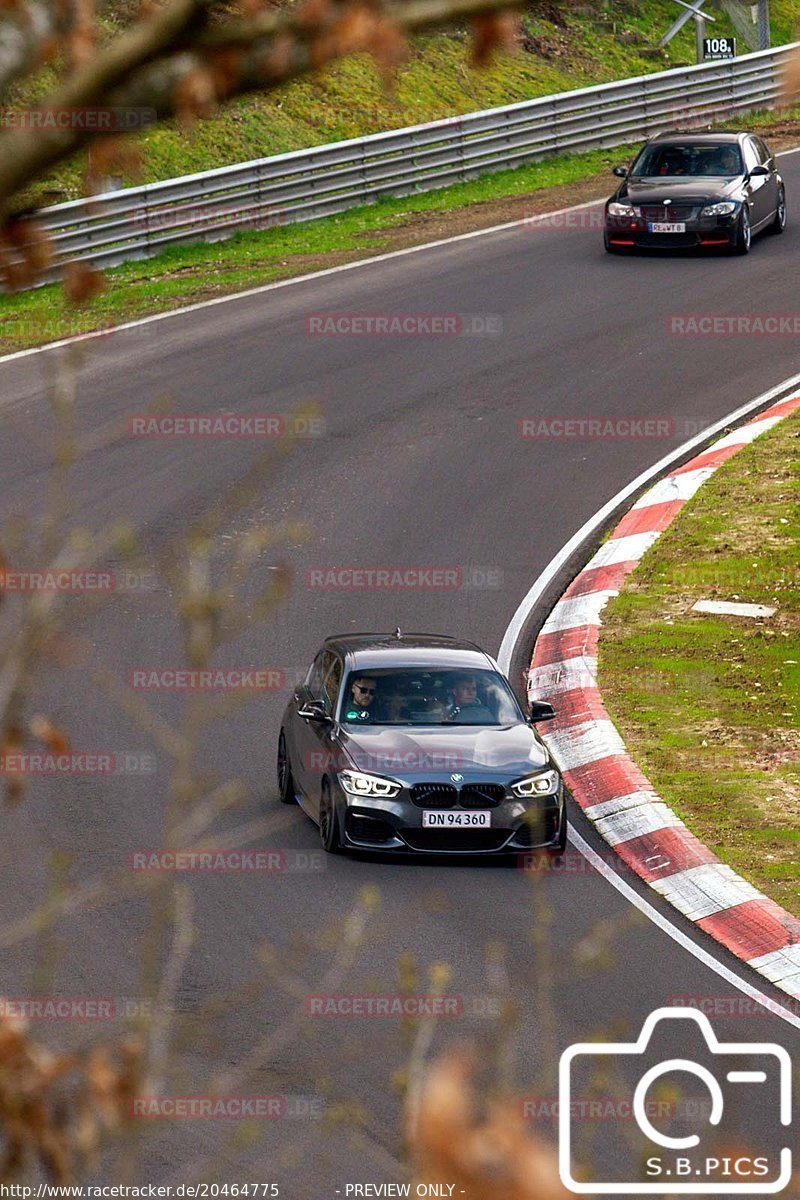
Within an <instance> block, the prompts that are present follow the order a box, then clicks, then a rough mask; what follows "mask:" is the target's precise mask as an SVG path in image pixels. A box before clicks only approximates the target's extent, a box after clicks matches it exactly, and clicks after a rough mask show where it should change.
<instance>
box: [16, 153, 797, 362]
mask: <svg viewBox="0 0 800 1200" xmlns="http://www.w3.org/2000/svg"><path fill="white" fill-rule="evenodd" d="M609 149H613V147H609ZM787 154H800V146H795V147H794V148H793V149H791V150H781V151H780V153H778V154H776V156H775V157H776V158H782V157H784V155H787ZM576 182H579V181H576ZM403 198H404V197H402V196H396V197H394V199H397V200H402V199H403ZM500 199H508V200H511V199H513V197H511V196H508V197H500ZM520 199H524V194H523V196H521V197H520ZM604 203H605V200H604V198H603V197H602V196H601V197H600V198H599V199H597V200H586V201H584V202H583V203H582V204H571V205H569V206H568V207H567V208H553V209H550V211H549V212H543V213H534V214H533V216H535V217H536V219H537V221H542V220H545V219H546V218H547V217H559V216H561V215H562V214H563V213H570V212H578V211H579V210H580V209H582V208H591V207H592V206H593V205H595V204H604ZM365 207H366V206H365ZM467 207H468V206H467ZM345 211H346V212H349V211H350V210H349V209H346V210H345ZM323 219H324V218H323ZM529 220H530V218H529V217H521V218H520V219H519V220H518V221H506V222H504V223H503V224H501V225H490V226H488V227H487V228H486V229H472V230H470V232H469V233H455V234H453V235H452V237H446V238H438V239H437V240H436V241H434V242H421V243H420V244H419V246H404V247H403V249H402V250H389V251H388V252H387V253H386V254H375V255H374V256H373V257H372V258H360V259H358V260H357V261H356V262H351V263H340V264H339V266H338V267H325V268H324V270H322V271H312V272H310V273H309V274H308V275H294V276H292V278H291V279H278V280H275V282H274V283H263V284H260V285H259V286H258V287H255V288H248V289H247V290H246V291H244V292H231V293H230V295H228V296H214V297H212V299H210V300H198V301H197V303H196V304H187V305H185V306H184V307H183V308H173V309H170V311H169V312H163V313H152V314H151V315H150V316H149V317H137V318H136V319H135V320H133V321H126V322H125V323H124V324H123V325H115V326H114V328H113V330H112V333H117V332H119V331H121V330H123V329H135V328H136V327H137V326H139V325H149V324H151V323H152V322H154V321H165V320H167V318H168V317H178V316H180V315H181V314H182V313H192V312H200V311H201V310H202V309H204V308H213V306H214V305H215V304H227V303H228V302H229V301H231V300H246V299H248V298H249V297H250V296H261V295H263V294H264V292H271V291H275V290H276V289H277V288H283V287H290V286H291V285H292V284H294V283H307V282H308V281H310V280H312V279H324V278H325V277H326V276H328V275H338V274H339V273H340V272H342V271H354V270H355V269H356V267H367V266H369V265H370V264H371V263H380V262H388V261H390V260H391V259H393V258H403V257H404V256H405V255H407V254H417V253H418V252H419V251H420V250H435V249H437V247H439V246H449V245H452V243H454V242H465V241H467V240H468V239H469V238H475V237H484V236H485V235H486V234H490V233H502V232H503V231H504V230H506V229H516V228H517V227H518V226H520V225H525V224H527V223H528V221H529ZM195 244H198V243H195ZM211 244H214V243H209V245H211ZM153 257H154V258H156V257H157V255H154V256H153ZM150 261H151V260H150V259H148V258H143V259H131V260H130V262H143V263H146V262H150ZM117 265H118V266H127V263H119V264H117ZM108 333H109V331H108V330H107V329H101V330H97V331H96V332H94V333H78V334H76V335H75V336H74V337H71V338H61V339H60V341H57V342H45V344H44V345H43V346H30V347H29V348H28V349H27V350H15V351H14V352H13V353H12V354H3V355H0V366H2V364H3V363H7V362H13V361H14V360H15V359H17V358H27V357H29V356H30V355H31V354H41V353H42V351H43V350H58V349H60V348H61V347H62V346H69V345H71V344H72V343H73V342H89V341H92V340H93V339H94V338H98V337H108Z"/></svg>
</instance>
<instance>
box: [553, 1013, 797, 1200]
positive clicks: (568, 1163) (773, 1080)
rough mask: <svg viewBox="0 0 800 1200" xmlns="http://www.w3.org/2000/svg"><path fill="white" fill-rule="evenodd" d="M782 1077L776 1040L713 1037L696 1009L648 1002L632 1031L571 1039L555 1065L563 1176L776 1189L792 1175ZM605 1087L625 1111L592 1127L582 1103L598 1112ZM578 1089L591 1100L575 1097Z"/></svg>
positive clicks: (722, 1189)
mask: <svg viewBox="0 0 800 1200" xmlns="http://www.w3.org/2000/svg"><path fill="white" fill-rule="evenodd" d="M791 1076H792V1065H791V1060H790V1058H789V1055H788V1053H787V1051H786V1050H784V1049H783V1047H782V1046H778V1045H775V1044H774V1043H772V1042H720V1041H718V1040H717V1037H716V1035H715V1033H714V1030H713V1029H712V1027H711V1023H710V1022H709V1020H708V1018H707V1017H706V1016H705V1015H704V1014H703V1013H701V1012H698V1011H696V1010H694V1009H686V1008H659V1009H657V1010H656V1011H655V1012H654V1013H651V1014H650V1016H649V1017H648V1018H647V1020H646V1021H645V1023H644V1025H643V1027H642V1031H641V1034H640V1035H639V1038H638V1040H637V1041H636V1042H613V1043H606V1044H604V1043H598V1042H584V1043H580V1044H577V1045H574V1046H570V1047H569V1048H568V1049H567V1050H565V1051H564V1053H563V1054H562V1056H561V1062H560V1067H559V1169H560V1173H561V1180H562V1182H563V1184H564V1186H565V1187H567V1188H569V1190H570V1191H572V1192H576V1193H578V1194H580V1195H603V1194H605V1195H608V1194H614V1195H623V1194H628V1195H630V1194H632V1193H635V1194H636V1195H646V1194H650V1195H652V1194H658V1195H660V1196H664V1195H668V1194H673V1193H683V1194H692V1195H714V1194H716V1195H725V1196H732V1195H739V1194H745V1193H750V1194H755V1193H762V1194H766V1193H772V1194H774V1193H776V1192H780V1191H782V1189H783V1188H785V1187H786V1186H787V1184H788V1183H789V1182H790V1180H791V1174H792V1154H791V1150H790V1149H789V1147H788V1146H787V1145H785V1143H786V1142H787V1141H788V1140H789V1137H788V1129H789V1126H790V1124H791V1119H792V1113H791V1109H792V1097H791V1086H792V1085H791ZM628 1093H629V1095H628ZM604 1095H606V1096H613V1097H615V1099H616V1102H617V1103H616V1105H615V1109H614V1112H615V1114H618V1113H624V1114H625V1115H626V1117H627V1120H626V1121H625V1123H624V1124H623V1123H621V1122H620V1124H619V1125H618V1127H617V1128H615V1127H614V1126H615V1124H616V1122H615V1121H609V1120H608V1118H607V1114H605V1119H604V1123H603V1126H602V1133H601V1131H600V1129H599V1127H598V1129H597V1130H593V1129H591V1128H587V1124H590V1122H589V1121H587V1116H586V1114H587V1112H588V1113H589V1114H590V1115H591V1114H592V1112H595V1111H596V1112H598V1113H604V1108H603V1105H602V1098H603V1096H604ZM623 1095H627V1096H628V1101H629V1102H628V1103H626V1104H624V1105H623V1104H621V1103H619V1098H620V1097H621V1096H623ZM585 1096H592V1097H594V1098H595V1099H596V1100H598V1102H599V1103H598V1104H597V1105H595V1106H588V1107H587V1106H586V1105H581V1104H578V1103H576V1098H578V1099H579V1098H580V1097H585ZM742 1130H746V1144H745V1142H744V1141H743V1136H742ZM600 1135H601V1136H602V1143H601V1142H600V1140H599V1136H600ZM601 1145H602V1153H600V1146H601Z"/></svg>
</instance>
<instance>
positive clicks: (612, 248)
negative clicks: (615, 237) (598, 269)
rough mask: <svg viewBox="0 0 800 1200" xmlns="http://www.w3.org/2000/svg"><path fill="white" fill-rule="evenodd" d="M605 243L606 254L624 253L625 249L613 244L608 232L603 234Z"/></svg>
mask: <svg viewBox="0 0 800 1200" xmlns="http://www.w3.org/2000/svg"><path fill="white" fill-rule="evenodd" d="M603 245H604V247H605V251H606V254H622V253H623V251H622V250H621V248H620V247H619V246H613V245H612V244H611V242H610V241H609V240H608V234H607V233H604V234H603Z"/></svg>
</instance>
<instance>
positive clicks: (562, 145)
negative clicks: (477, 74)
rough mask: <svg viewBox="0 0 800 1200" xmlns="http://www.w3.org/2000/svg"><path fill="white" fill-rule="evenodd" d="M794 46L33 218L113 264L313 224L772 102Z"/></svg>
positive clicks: (61, 242)
mask: <svg viewBox="0 0 800 1200" xmlns="http://www.w3.org/2000/svg"><path fill="white" fill-rule="evenodd" d="M798 45H800V43H793V44H792V45H790V46H781V47H778V48H776V49H772V50H760V51H758V52H757V53H755V54H747V55H744V56H743V57H741V58H737V59H733V60H731V61H726V62H713V63H704V64H701V65H700V66H696V67H684V68H678V69H675V70H670V71H660V72H658V73H655V74H652V75H642V76H640V77H639V78H636V79H623V80H621V81H619V82H616V83H604V84H600V85H598V86H597V87H589V88H580V89H578V90H576V91H572V92H560V93H558V94H557V95H554V96H542V97H539V98H538V99H536V100H525V101H522V102H521V103H519V104H509V105H507V106H505V107H503V108H492V109H488V110H487V111H486V112H478V113H468V114H466V115H465V116H461V117H452V118H448V119H446V120H443V121H433V122H431V123H430V124H427V125H416V126H413V127H412V128H410V129H398V130H396V131H393V132H389V133H377V134H372V135H370V136H368V137H363V138H354V139H352V140H350V141H343V142H334V143H332V144H330V145H327V146H317V147H314V148H313V149H310V150H296V151H293V152H291V153H289V154H278V155H275V156H274V157H272V158H260V159H256V160H254V161H253V162H246V163H237V164H235V165H234V166H230V167H221V168H219V169H217V170H213V171H204V172H202V173H200V174H197V175H186V176H184V177H183V178H180V179H168V180H165V181H163V182H161V183H150V184H146V185H145V186H142V187H135V188H125V189H123V190H120V191H116V192H107V193H104V194H103V195H100V196H94V197H92V198H90V199H81V200H70V201H68V202H66V203H64V204H56V205H54V206H53V207H52V208H45V209H42V210H41V212H40V213H39V217H40V219H41V221H42V224H44V225H45V226H46V228H47V229H48V230H49V232H50V236H51V238H52V241H53V244H54V248H55V262H56V263H57V264H58V263H63V262H65V261H68V260H71V259H72V260H74V259H80V260H82V261H84V262H91V263H94V264H96V265H98V266H113V265H115V264H117V263H123V262H127V261H129V260H131V259H137V258H148V257H150V256H152V255H154V254H157V253H158V252H159V251H160V250H161V249H162V248H164V247H167V246H176V245H180V244H181V243H187V242H196V241H218V240H221V239H222V238H225V237H230V236H231V235H232V234H233V233H236V232H237V231H238V230H246V229H266V228H269V227H270V226H273V225H282V224H289V223H291V222H295V221H310V220H314V219H316V218H317V217H325V216H329V215H330V214H331V213H338V212H342V211H343V210H344V209H348V208H353V207H354V206H356V205H359V204H367V203H369V202H370V201H375V200H379V199H383V198H384V197H388V196H404V195H407V194H408V193H410V192H419V191H426V190H428V189H430V188H437V187H444V186H446V185H447V184H450V183H457V182H459V181H461V180H464V179H469V178H472V177H474V176H476V175H481V174H484V173H485V172H489V171H499V170H503V169H505V168H508V167H514V166H519V165H521V164H522V163H526V162H532V161H534V160H535V159H540V158H544V157H546V156H547V155H552V154H563V153H565V152H568V151H573V152H574V151H581V150H592V149H596V148H598V147H601V146H618V145H622V144H624V143H626V142H635V141H638V140H641V139H643V138H645V137H647V136H650V135H652V134H653V133H656V132H658V131H659V130H662V129H668V128H672V127H675V126H680V127H683V128H686V127H691V126H693V125H695V126H696V125H701V124H708V123H709V122H712V123H714V124H718V123H720V122H722V121H725V120H729V119H730V118H731V117H734V116H737V115H739V114H741V113H745V112H752V111H755V110H759V109H768V108H771V107H774V105H775V103H776V101H777V99H778V97H779V94H780V88H781V79H780V75H781V69H782V66H783V64H784V62H785V61H786V59H787V57H788V56H789V55H790V53H791V51H792V50H793V49H794V48H795V47H796V46H798ZM48 275H49V276H50V277H52V275H53V271H51V272H49V273H48Z"/></svg>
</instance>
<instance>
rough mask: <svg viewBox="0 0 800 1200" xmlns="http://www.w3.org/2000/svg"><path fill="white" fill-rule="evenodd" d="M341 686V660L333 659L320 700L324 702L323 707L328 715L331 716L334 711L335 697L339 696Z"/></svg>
mask: <svg viewBox="0 0 800 1200" xmlns="http://www.w3.org/2000/svg"><path fill="white" fill-rule="evenodd" d="M341 685H342V663H341V659H338V658H334V660H333V663H332V665H331V668H330V670H329V671H328V674H327V675H326V677H325V683H324V684H323V687H322V699H323V700H324V701H325V707H326V709H327V710H328V712H329V713H331V714H333V713H334V712H335V711H336V697H337V696H338V695H339V688H340V687H341Z"/></svg>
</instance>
